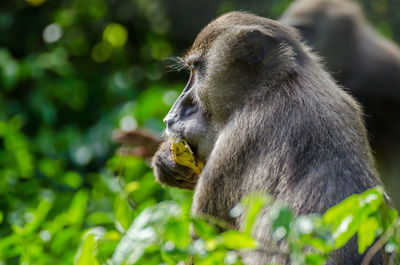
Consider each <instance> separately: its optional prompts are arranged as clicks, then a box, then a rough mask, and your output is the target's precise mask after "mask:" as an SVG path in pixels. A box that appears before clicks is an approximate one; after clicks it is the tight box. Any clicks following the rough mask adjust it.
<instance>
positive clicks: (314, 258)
mask: <svg viewBox="0 0 400 265" xmlns="http://www.w3.org/2000/svg"><path fill="white" fill-rule="evenodd" d="M305 261H306V264H308V265H322V264H324V263H325V261H326V257H325V256H324V255H321V254H316V253H313V254H308V255H307V256H306V260H305Z"/></svg>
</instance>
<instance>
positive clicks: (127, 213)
mask: <svg viewBox="0 0 400 265" xmlns="http://www.w3.org/2000/svg"><path fill="white" fill-rule="evenodd" d="M114 212H115V218H116V220H117V221H118V224H119V225H120V226H121V227H122V229H123V230H124V231H126V230H127V229H128V228H129V226H130V225H131V223H132V220H133V211H132V208H131V207H130V205H129V202H128V199H127V197H126V195H125V194H124V193H121V194H120V195H118V196H117V198H116V199H115V203H114Z"/></svg>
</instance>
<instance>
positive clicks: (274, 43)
mask: <svg viewBox="0 0 400 265" xmlns="http://www.w3.org/2000/svg"><path fill="white" fill-rule="evenodd" d="M299 45H300V43H299V41H298V39H297V34H296V32H295V31H294V30H293V29H292V28H290V27H285V26H282V25H281V24H279V23H277V22H275V21H272V20H269V19H266V18H261V17H257V16H254V15H250V14H246V13H241V12H232V13H228V14H225V15H223V16H221V17H219V18H217V19H216V20H214V21H213V22H211V23H210V24H209V25H207V26H206V27H205V28H204V29H203V30H202V31H201V32H200V33H199V35H198V36H197V38H196V40H195V41H194V43H193V46H192V47H191V48H190V49H189V51H188V52H187V53H186V54H185V56H183V57H182V58H179V61H180V63H181V64H182V65H183V66H184V67H185V68H187V69H188V70H189V71H190V78H189V81H188V83H187V85H186V87H185V89H184V90H183V92H182V94H181V95H180V96H179V98H178V99H177V101H176V102H175V104H174V105H173V107H172V108H171V110H170V112H169V113H168V115H167V116H166V117H165V119H164V122H165V124H166V125H167V130H166V133H167V135H168V136H171V137H173V138H183V139H184V140H186V141H187V142H188V143H189V144H190V145H191V146H192V148H193V149H194V150H195V152H196V153H197V155H198V156H199V158H200V159H203V160H207V158H208V156H209V154H210V152H211V150H212V148H213V145H214V143H215V141H216V139H217V138H218V132H220V131H221V130H222V129H223V128H224V127H225V126H227V124H228V122H229V121H230V117H231V116H232V115H234V114H235V113H236V112H237V110H240V109H242V108H243V107H244V106H245V105H248V104H251V101H252V99H253V98H254V97H257V96H260V95H263V96H267V94H268V93H269V92H270V91H269V88H270V87H274V88H276V84H277V83H279V82H280V81H282V82H289V81H290V78H288V77H290V76H291V75H292V74H294V73H295V72H296V67H297V66H298V65H299V61H301V58H302V57H304V54H303V53H304V52H303V49H302V48H300V47H299ZM303 59H304V58H303Z"/></svg>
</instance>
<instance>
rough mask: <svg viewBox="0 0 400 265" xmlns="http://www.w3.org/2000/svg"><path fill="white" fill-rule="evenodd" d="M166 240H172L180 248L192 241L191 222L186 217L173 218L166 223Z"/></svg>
mask: <svg viewBox="0 0 400 265" xmlns="http://www.w3.org/2000/svg"><path fill="white" fill-rule="evenodd" d="M164 236H165V240H166V241H168V240H170V241H172V242H173V243H174V244H175V246H177V247H178V248H184V247H187V246H188V245H189V243H190V234H189V222H188V220H185V219H178V218H171V219H170V220H169V221H168V222H167V224H166V225H165V233H164Z"/></svg>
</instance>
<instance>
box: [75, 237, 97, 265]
mask: <svg viewBox="0 0 400 265" xmlns="http://www.w3.org/2000/svg"><path fill="white" fill-rule="evenodd" d="M95 253H96V240H95V235H94V234H91V233H89V234H87V236H86V238H85V239H84V241H83V244H82V246H81V247H80V249H79V251H78V253H77V255H76V257H75V265H88V264H91V265H99V264H100V263H99V261H98V260H97V258H96V255H95Z"/></svg>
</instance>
